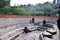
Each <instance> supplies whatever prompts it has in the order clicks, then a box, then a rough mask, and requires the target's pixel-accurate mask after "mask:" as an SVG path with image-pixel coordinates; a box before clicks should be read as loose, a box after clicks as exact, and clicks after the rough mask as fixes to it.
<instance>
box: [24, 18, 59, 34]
mask: <svg viewBox="0 0 60 40" xmlns="http://www.w3.org/2000/svg"><path fill="white" fill-rule="evenodd" d="M34 20H35V19H34V17H33V18H32V20H30V23H34ZM45 24H46V20H43V26H44V25H45ZM57 27H58V29H59V34H60V18H58V20H57ZM23 30H24V32H25V33H28V32H30V30H29V29H28V28H27V27H25V28H24V29H23Z"/></svg>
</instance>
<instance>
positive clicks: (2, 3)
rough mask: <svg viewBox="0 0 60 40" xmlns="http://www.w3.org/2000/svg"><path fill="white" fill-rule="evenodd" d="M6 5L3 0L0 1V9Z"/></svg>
mask: <svg viewBox="0 0 60 40" xmlns="http://www.w3.org/2000/svg"><path fill="white" fill-rule="evenodd" d="M5 5H6V3H5V1H4V0H0V8H2V7H5Z"/></svg>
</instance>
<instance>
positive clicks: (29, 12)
mask: <svg viewBox="0 0 60 40" xmlns="http://www.w3.org/2000/svg"><path fill="white" fill-rule="evenodd" d="M0 1H1V0H0ZM3 2H4V3H3ZM1 4H2V5H1ZM1 4H0V14H9V15H25V16H40V15H44V16H45V15H48V16H50V12H51V10H52V6H51V4H50V3H48V2H46V3H44V4H37V5H31V4H28V5H22V6H20V7H18V6H13V7H11V6H9V5H6V3H5V1H2V3H1Z"/></svg>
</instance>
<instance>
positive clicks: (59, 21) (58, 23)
mask: <svg viewBox="0 0 60 40" xmlns="http://www.w3.org/2000/svg"><path fill="white" fill-rule="evenodd" d="M57 27H58V29H59V35H60V18H58V20H57Z"/></svg>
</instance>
